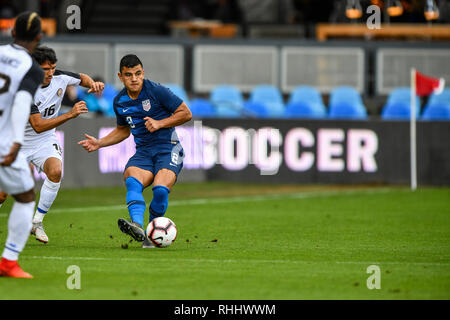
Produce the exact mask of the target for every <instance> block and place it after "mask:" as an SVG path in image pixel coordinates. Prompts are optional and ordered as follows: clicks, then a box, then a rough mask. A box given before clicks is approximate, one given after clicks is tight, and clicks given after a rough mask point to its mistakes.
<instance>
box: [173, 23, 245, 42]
mask: <svg viewBox="0 0 450 320" xmlns="http://www.w3.org/2000/svg"><path fill="white" fill-rule="evenodd" d="M169 26H170V30H171V36H172V37H214V38H233V37H235V36H236V35H237V34H238V31H239V27H238V26H237V25H236V24H233V23H222V22H220V21H217V20H192V21H170V22H169Z"/></svg>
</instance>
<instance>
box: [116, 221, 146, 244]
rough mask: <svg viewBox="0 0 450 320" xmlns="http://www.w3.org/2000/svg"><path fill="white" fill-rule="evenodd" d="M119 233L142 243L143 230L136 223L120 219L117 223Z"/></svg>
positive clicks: (143, 237)
mask: <svg viewBox="0 0 450 320" xmlns="http://www.w3.org/2000/svg"><path fill="white" fill-rule="evenodd" d="M117 224H118V226H119V229H120V231H122V232H123V233H125V234H128V235H129V236H131V237H132V238H133V239H134V240H136V241H139V242H142V241H144V239H145V232H144V229H142V227H141V226H140V225H139V223H137V222H130V221H127V220H125V219H122V218H120V219H119V220H118V221H117Z"/></svg>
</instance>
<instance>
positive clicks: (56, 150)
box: [22, 137, 62, 172]
mask: <svg viewBox="0 0 450 320" xmlns="http://www.w3.org/2000/svg"><path fill="white" fill-rule="evenodd" d="M22 150H23V153H24V155H25V156H26V158H27V161H28V162H31V163H32V164H33V165H34V166H35V167H36V169H37V171H38V172H43V171H44V164H45V161H47V159H48V158H57V159H59V160H61V161H62V148H61V147H60V145H59V143H58V140H57V139H56V137H55V138H54V139H49V140H47V141H45V142H44V143H41V144H40V145H37V146H35V147H33V148H26V147H25V148H23V149H22Z"/></svg>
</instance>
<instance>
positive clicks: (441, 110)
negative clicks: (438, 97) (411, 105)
mask: <svg viewBox="0 0 450 320" xmlns="http://www.w3.org/2000/svg"><path fill="white" fill-rule="evenodd" d="M422 119H423V120H445V121H450V102H435V103H434V104H431V105H427V106H426V107H425V108H424V110H423V114H422Z"/></svg>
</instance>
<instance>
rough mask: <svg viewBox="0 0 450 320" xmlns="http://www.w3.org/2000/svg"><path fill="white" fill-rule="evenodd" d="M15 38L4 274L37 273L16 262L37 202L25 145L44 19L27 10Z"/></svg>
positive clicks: (0, 272) (8, 50) (0, 98)
mask: <svg viewBox="0 0 450 320" xmlns="http://www.w3.org/2000/svg"><path fill="white" fill-rule="evenodd" d="M12 36H13V38H14V43H13V44H9V45H4V46H0V137H1V139H0V190H3V191H5V192H7V193H9V194H11V195H12V196H13V198H14V199H15V200H16V201H15V202H14V204H13V207H12V209H11V212H10V214H9V219H8V236H7V238H6V244H5V249H4V250H3V253H2V259H1V261H0V276H4V277H14V278H32V276H31V275H30V274H28V273H26V272H24V271H23V270H22V268H21V267H20V266H19V264H18V263H17V261H18V259H19V254H20V252H21V251H22V250H23V248H24V247H25V244H26V242H27V240H28V237H29V234H30V230H31V225H32V217H33V212H34V206H35V194H34V189H33V188H34V181H33V178H32V176H31V174H30V168H29V166H28V163H27V161H26V158H25V156H24V155H23V154H22V152H21V150H20V148H21V145H22V144H23V141H24V132H25V125H26V123H27V121H28V119H29V114H30V106H31V104H32V102H33V97H34V94H35V92H36V90H37V88H38V87H39V85H40V84H41V82H42V79H43V72H42V69H41V68H40V67H39V65H38V64H37V63H36V61H34V60H33V58H32V57H31V56H30V53H32V52H33V51H34V49H35V48H36V46H37V45H38V43H39V41H40V39H41V20H40V17H39V16H38V14H37V13H35V12H24V13H22V14H20V15H19V16H18V17H17V18H16V21H15V24H14V29H13V31H12Z"/></svg>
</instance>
